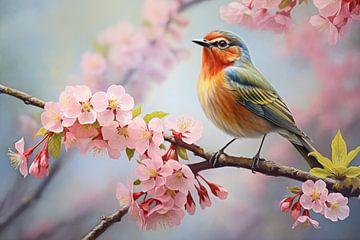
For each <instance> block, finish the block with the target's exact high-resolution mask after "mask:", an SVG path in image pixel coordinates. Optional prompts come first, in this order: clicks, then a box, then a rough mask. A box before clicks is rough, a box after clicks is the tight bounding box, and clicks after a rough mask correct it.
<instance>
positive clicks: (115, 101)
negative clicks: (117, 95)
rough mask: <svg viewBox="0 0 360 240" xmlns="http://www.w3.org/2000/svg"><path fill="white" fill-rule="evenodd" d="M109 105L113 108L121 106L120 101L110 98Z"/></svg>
mask: <svg viewBox="0 0 360 240" xmlns="http://www.w3.org/2000/svg"><path fill="white" fill-rule="evenodd" d="M109 106H110V108H111V109H117V108H118V107H119V102H118V101H117V100H116V99H110V100H109Z"/></svg>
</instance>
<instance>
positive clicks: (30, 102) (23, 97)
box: [0, 84, 45, 108]
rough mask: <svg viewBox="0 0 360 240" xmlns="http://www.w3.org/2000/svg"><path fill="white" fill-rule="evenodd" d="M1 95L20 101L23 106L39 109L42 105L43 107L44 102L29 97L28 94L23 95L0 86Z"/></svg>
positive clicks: (20, 92)
mask: <svg viewBox="0 0 360 240" xmlns="http://www.w3.org/2000/svg"><path fill="white" fill-rule="evenodd" d="M1 93H3V94H7V95H10V96H13V97H16V98H18V99H21V100H22V101H23V102H24V103H25V104H28V105H33V106H36V107H40V108H44V105H45V103H44V101H42V100H40V99H38V98H36V97H33V96H30V95H29V94H27V93H24V92H22V91H19V90H16V89H13V88H9V87H6V86H4V85H2V84H0V94H1Z"/></svg>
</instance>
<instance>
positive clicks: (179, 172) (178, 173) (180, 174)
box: [174, 170, 183, 179]
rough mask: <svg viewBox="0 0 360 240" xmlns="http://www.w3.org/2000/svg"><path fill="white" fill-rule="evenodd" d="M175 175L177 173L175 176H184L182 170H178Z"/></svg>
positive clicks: (178, 177)
mask: <svg viewBox="0 0 360 240" xmlns="http://www.w3.org/2000/svg"><path fill="white" fill-rule="evenodd" d="M174 175H175V177H176V178H177V179H180V178H182V177H183V174H182V172H181V171H180V170H178V171H176V172H175V174H174Z"/></svg>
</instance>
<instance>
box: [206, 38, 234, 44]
mask: <svg viewBox="0 0 360 240" xmlns="http://www.w3.org/2000/svg"><path fill="white" fill-rule="evenodd" d="M219 41H225V42H226V43H229V40H227V39H226V38H222V37H219V38H215V39H213V40H211V41H209V42H210V43H216V42H219Z"/></svg>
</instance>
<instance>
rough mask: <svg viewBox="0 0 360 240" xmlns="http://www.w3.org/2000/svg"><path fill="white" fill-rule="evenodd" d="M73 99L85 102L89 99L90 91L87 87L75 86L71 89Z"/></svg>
mask: <svg viewBox="0 0 360 240" xmlns="http://www.w3.org/2000/svg"><path fill="white" fill-rule="evenodd" d="M72 93H73V94H74V97H75V98H76V100H77V101H79V102H86V101H88V100H89V99H90V98H91V95H92V94H91V90H90V88H89V87H88V86H85V85H77V86H75V87H74V88H73V92H72Z"/></svg>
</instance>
